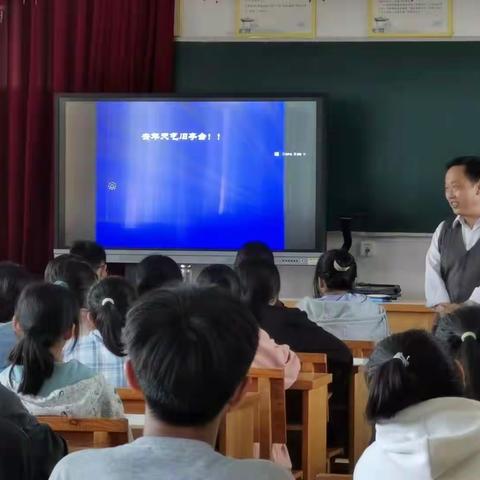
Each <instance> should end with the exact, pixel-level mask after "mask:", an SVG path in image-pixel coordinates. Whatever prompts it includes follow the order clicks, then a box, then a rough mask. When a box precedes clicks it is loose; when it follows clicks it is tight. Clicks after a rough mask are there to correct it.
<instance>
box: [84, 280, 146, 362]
mask: <svg viewBox="0 0 480 480" xmlns="http://www.w3.org/2000/svg"><path fill="white" fill-rule="evenodd" d="M136 298H137V293H136V291H135V289H134V288H133V286H132V285H130V283H129V282H128V281H127V280H125V279H124V278H122V277H108V278H105V279H103V280H100V281H99V282H97V283H96V284H94V285H93V287H92V288H91V289H90V291H89V292H88V298H87V306H88V311H89V312H90V315H91V316H92V320H93V323H94V324H95V327H96V328H97V330H98V331H99V332H100V334H101V336H102V339H103V343H104V345H105V347H107V349H108V350H110V352H112V353H113V354H114V355H116V356H117V357H123V356H125V348H124V345H123V341H122V331H123V328H124V327H125V319H126V315H127V311H128V309H129V308H130V306H131V304H132V303H133V302H134V301H135V300H136Z"/></svg>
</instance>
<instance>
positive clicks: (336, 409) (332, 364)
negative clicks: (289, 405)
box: [257, 305, 353, 445]
mask: <svg viewBox="0 0 480 480" xmlns="http://www.w3.org/2000/svg"><path fill="white" fill-rule="evenodd" d="M257 319H258V321H259V323H260V327H261V328H263V329H264V330H265V331H266V332H267V333H268V334H269V335H270V336H271V337H272V338H273V339H274V340H275V341H276V342H277V343H280V344H282V343H283V344H287V345H289V346H290V348H291V349H292V350H293V351H295V352H307V353H325V354H326V355H327V361H328V371H329V372H330V373H332V375H333V381H332V388H331V392H332V398H331V399H330V419H331V422H330V423H331V426H330V427H331V428H330V431H331V433H330V435H329V443H330V445H333V444H335V445H344V444H346V441H347V440H346V439H347V430H348V396H349V385H350V378H351V372H352V362H353V359H352V354H351V352H350V350H349V348H348V347H347V346H346V345H345V344H344V343H343V342H342V341H341V340H340V339H339V338H337V337H335V336H334V335H332V334H331V333H329V332H327V331H326V330H324V329H323V328H322V327H319V326H318V325H317V324H316V323H313V322H312V321H310V320H309V319H308V317H307V314H306V313H305V312H302V311H301V310H299V309H298V308H287V307H281V306H270V305H269V306H264V307H262V308H261V309H260V310H259V311H258V312H257Z"/></svg>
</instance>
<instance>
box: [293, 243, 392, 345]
mask: <svg viewBox="0 0 480 480" xmlns="http://www.w3.org/2000/svg"><path fill="white" fill-rule="evenodd" d="M356 277H357V264H356V263H355V259H354V258H353V257H352V255H350V254H349V253H348V252H347V251H345V250H329V251H328V252H325V253H324V254H323V255H322V256H321V257H320V258H319V259H318V263H317V267H316V269H315V275H314V279H313V291H314V295H315V298H309V297H306V298H304V299H302V300H300V302H299V303H298V305H297V307H298V308H299V309H300V310H303V311H305V312H306V313H307V315H308V318H309V319H310V320H311V321H312V322H315V323H316V324H318V325H320V326H321V327H323V328H324V329H325V330H327V331H328V332H330V333H332V334H333V335H335V336H336V337H338V338H341V339H342V340H371V341H378V340H381V339H383V338H385V337H386V336H387V335H388V334H389V333H390V331H389V327H388V320H387V315H386V313H385V310H384V309H383V307H382V306H381V305H378V304H377V303H374V302H372V301H371V300H370V299H369V298H368V297H366V296H365V295H360V294H357V293H352V289H353V287H354V284H355V279H356Z"/></svg>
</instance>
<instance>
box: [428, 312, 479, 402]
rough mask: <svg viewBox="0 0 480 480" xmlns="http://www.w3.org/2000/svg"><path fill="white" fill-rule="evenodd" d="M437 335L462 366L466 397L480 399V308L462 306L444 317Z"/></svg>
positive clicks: (437, 327)
mask: <svg viewBox="0 0 480 480" xmlns="http://www.w3.org/2000/svg"><path fill="white" fill-rule="evenodd" d="M434 334H435V337H436V338H437V339H438V340H439V341H440V342H441V343H442V344H443V345H444V346H445V347H446V349H447V351H448V352H449V354H450V355H451V356H452V358H454V359H455V360H458V361H459V362H460V363H461V365H462V367H463V371H464V374H465V396H467V397H468V398H473V399H475V400H480V343H479V342H480V305H471V306H465V307H460V308H458V309H457V310H455V311H454V312H452V313H450V314H448V315H441V316H440V318H439V319H438V322H437V324H436V326H435V330H434ZM464 334H466V335H464ZM472 334H473V335H472ZM462 336H463V340H462Z"/></svg>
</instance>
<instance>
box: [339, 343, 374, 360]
mask: <svg viewBox="0 0 480 480" xmlns="http://www.w3.org/2000/svg"><path fill="white" fill-rule="evenodd" d="M343 343H345V345H346V346H347V347H348V348H349V349H350V351H351V352H352V356H353V357H354V358H369V357H370V355H371V354H372V352H373V350H374V349H375V342H371V341H368V340H344V341H343Z"/></svg>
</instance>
